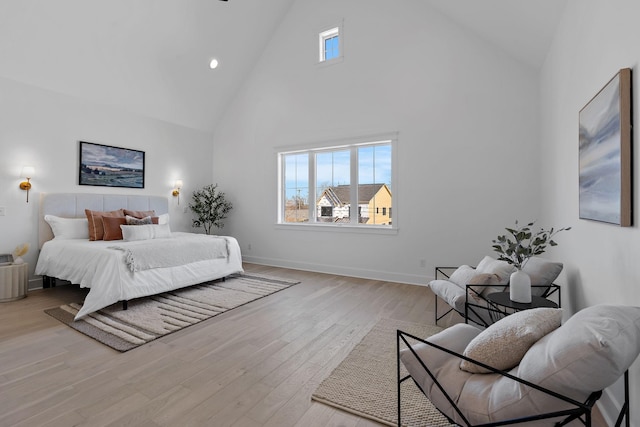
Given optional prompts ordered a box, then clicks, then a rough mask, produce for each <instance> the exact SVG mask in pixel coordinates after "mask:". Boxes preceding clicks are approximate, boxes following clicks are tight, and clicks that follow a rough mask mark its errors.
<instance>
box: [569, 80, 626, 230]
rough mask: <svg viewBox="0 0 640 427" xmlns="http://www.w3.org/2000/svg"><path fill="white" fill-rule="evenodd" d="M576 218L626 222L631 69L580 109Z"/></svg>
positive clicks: (622, 224)
mask: <svg viewBox="0 0 640 427" xmlns="http://www.w3.org/2000/svg"><path fill="white" fill-rule="evenodd" d="M579 158H580V161H579V165H580V167H579V170H580V172H579V174H580V177H579V182H580V189H579V193H580V218H581V219H590V220H594V221H601V222H606V223H611V224H617V225H620V226H623V227H629V226H631V225H632V200H631V197H632V191H631V182H632V181H631V171H632V163H631V162H632V160H631V69H629V68H624V69H621V70H620V71H619V72H618V73H617V74H616V75H615V76H614V77H613V78H612V79H611V80H610V81H609V83H607V84H606V85H605V87H604V88H602V89H601V90H600V92H598V93H597V94H596V96H594V97H593V99H591V101H589V103H587V105H585V106H584V108H583V109H582V110H580V147H579Z"/></svg>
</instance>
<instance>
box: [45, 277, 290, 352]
mask: <svg viewBox="0 0 640 427" xmlns="http://www.w3.org/2000/svg"><path fill="white" fill-rule="evenodd" d="M297 283H299V282H291V281H285V280H282V279H278V278H273V277H263V276H260V277H258V276H251V275H246V274H243V275H234V276H231V277H229V278H227V279H226V280H225V281H216V282H206V283H202V284H200V285H194V286H190V287H188V288H183V289H178V290H176V291H172V292H166V293H163V294H159V295H154V296H150V297H146V298H139V299H135V300H133V301H129V308H128V309H127V310H123V309H122V303H117V304H113V305H111V306H109V307H106V308H104V309H102V310H99V311H97V312H95V313H92V314H90V315H88V316H86V317H85V318H83V319H81V320H78V321H74V320H73V318H74V317H75V315H76V314H77V313H78V311H79V310H80V308H81V307H82V304H65V305H62V306H60V307H56V308H52V309H48V310H45V313H47V314H49V315H50V316H52V317H55V318H56V319H58V320H60V321H61V322H63V323H65V324H67V325H68V326H70V327H72V328H73V329H76V330H77V331H79V332H82V333H83V334H85V335H88V336H90V337H91V338H93V339H95V340H97V341H100V342H101V343H103V344H106V345H108V346H109V347H112V348H114V349H115V350H118V351H127V350H131V349H132V348H136V347H138V346H140V345H142V344H145V343H148V342H149V341H153V340H155V339H156V338H159V337H162V336H164V335H167V334H170V333H172V332H175V331H179V330H180V329H182V328H185V327H187V326H191V325H194V324H196V323H199V322H201V321H203V320H206V319H209V318H211V317H214V316H217V315H218V314H221V313H224V312H225V311H229V310H231V309H233V308H236V307H240V306H241V305H244V304H247V303H249V302H251V301H255V300H257V299H259V298H263V297H266V296H268V295H271V294H273V293H275V292H278V291H281V290H283V289H287V288H288V287H290V286H292V285H295V284H297Z"/></svg>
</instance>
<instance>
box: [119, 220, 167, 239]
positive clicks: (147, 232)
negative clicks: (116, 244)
mask: <svg viewBox="0 0 640 427" xmlns="http://www.w3.org/2000/svg"><path fill="white" fill-rule="evenodd" d="M120 228H121V229H122V238H123V240H126V241H129V242H132V241H135V240H150V239H162V238H164V237H171V229H170V228H169V224H145V225H121V226H120Z"/></svg>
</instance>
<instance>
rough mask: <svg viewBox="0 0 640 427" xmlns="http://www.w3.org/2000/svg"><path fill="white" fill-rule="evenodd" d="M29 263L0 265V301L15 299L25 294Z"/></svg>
mask: <svg viewBox="0 0 640 427" xmlns="http://www.w3.org/2000/svg"><path fill="white" fill-rule="evenodd" d="M28 284H29V265H28V264H27V263H26V262H25V263H24V264H11V265H3V266H0V302H9V301H15V300H18V299H21V298H24V297H26V296H27V286H28Z"/></svg>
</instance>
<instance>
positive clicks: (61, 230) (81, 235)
mask: <svg viewBox="0 0 640 427" xmlns="http://www.w3.org/2000/svg"><path fill="white" fill-rule="evenodd" d="M44 220H45V221H47V223H48V224H49V225H50V226H51V231H53V236H54V237H55V238H56V239H87V240H88V239H89V221H87V218H86V217H85V218H61V217H59V216H54V215H45V216H44Z"/></svg>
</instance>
